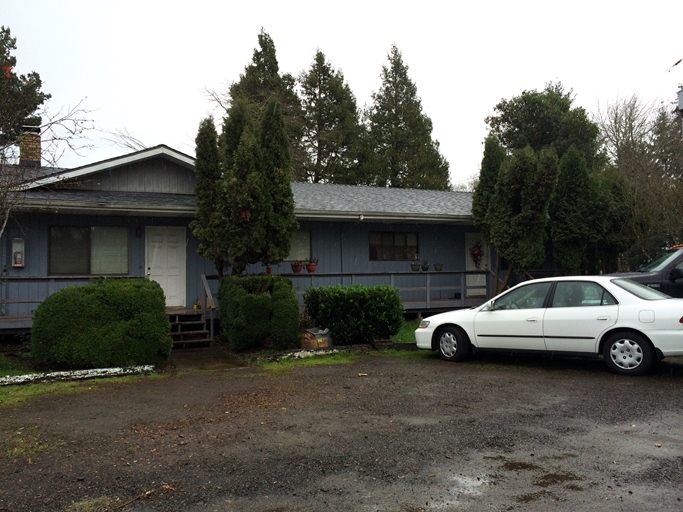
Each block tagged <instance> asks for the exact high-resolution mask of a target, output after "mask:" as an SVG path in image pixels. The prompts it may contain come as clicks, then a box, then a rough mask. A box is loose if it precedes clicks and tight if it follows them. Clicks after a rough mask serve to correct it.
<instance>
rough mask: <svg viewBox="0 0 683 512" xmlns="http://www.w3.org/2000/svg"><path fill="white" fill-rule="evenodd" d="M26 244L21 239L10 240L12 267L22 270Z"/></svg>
mask: <svg viewBox="0 0 683 512" xmlns="http://www.w3.org/2000/svg"><path fill="white" fill-rule="evenodd" d="M25 247H26V244H25V243H24V239H23V238H13V239H12V266H13V267H18V268H23V267H24V261H25V259H26V252H25Z"/></svg>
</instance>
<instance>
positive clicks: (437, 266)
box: [434, 263, 443, 272]
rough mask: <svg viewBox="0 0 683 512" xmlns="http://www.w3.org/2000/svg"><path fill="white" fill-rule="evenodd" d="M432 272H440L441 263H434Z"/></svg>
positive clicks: (441, 268)
mask: <svg viewBox="0 0 683 512" xmlns="http://www.w3.org/2000/svg"><path fill="white" fill-rule="evenodd" d="M434 270H435V271H437V272H441V271H442V270H443V263H434Z"/></svg>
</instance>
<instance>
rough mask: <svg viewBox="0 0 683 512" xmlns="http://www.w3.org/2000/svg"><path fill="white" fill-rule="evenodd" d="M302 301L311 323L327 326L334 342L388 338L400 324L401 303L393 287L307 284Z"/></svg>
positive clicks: (350, 342) (343, 343) (360, 341)
mask: <svg viewBox="0 0 683 512" xmlns="http://www.w3.org/2000/svg"><path fill="white" fill-rule="evenodd" d="M304 302H305V304H306V311H307V312H308V314H309V315H310V316H311V318H313V321H314V322H315V324H316V325H317V326H319V327H326V328H329V329H330V331H331V332H332V337H333V340H334V343H335V344H337V345H352V344H355V343H368V342H369V341H371V340H372V338H373V337H376V336H377V337H389V336H391V335H393V334H396V333H397V332H398V331H399V329H400V328H401V325H402V324H403V305H402V304H401V298H400V296H399V293H398V288H396V287H394V286H363V285H354V286H347V287H342V286H340V285H336V286H320V287H310V288H308V289H307V290H306V294H305V296H304Z"/></svg>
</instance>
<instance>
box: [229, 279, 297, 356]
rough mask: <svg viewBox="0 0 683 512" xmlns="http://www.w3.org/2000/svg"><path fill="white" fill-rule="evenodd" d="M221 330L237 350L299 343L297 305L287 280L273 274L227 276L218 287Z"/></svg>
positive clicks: (291, 346)
mask: <svg viewBox="0 0 683 512" xmlns="http://www.w3.org/2000/svg"><path fill="white" fill-rule="evenodd" d="M218 303H219V306H220V312H221V333H222V334H223V335H224V336H225V337H226V338H227V339H228V341H229V342H230V347H231V348H232V349H233V350H235V351H237V352H240V351H244V350H249V349H256V348H261V347H263V346H265V345H266V344H267V342H268V341H270V343H272V344H273V346H275V347H276V348H279V349H288V348H296V347H298V346H299V343H300V336H299V305H298V303H297V300H296V294H295V293H294V289H293V288H292V282H291V281H290V280H289V279H286V278H283V277H280V276H273V275H250V276H226V277H224V278H223V280H222V281H221V284H220V288H219V290H218Z"/></svg>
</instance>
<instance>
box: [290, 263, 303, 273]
mask: <svg viewBox="0 0 683 512" xmlns="http://www.w3.org/2000/svg"><path fill="white" fill-rule="evenodd" d="M303 268H304V263H303V261H293V262H292V272H293V273H294V274H300V273H301V270H302V269H303Z"/></svg>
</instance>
